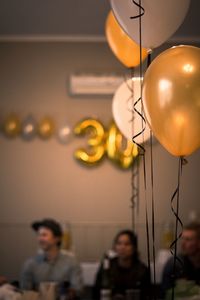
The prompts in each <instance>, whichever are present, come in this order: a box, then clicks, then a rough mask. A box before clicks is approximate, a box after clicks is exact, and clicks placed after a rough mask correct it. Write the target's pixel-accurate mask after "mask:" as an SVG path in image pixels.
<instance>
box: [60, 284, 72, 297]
mask: <svg viewBox="0 0 200 300" xmlns="http://www.w3.org/2000/svg"><path fill="white" fill-rule="evenodd" d="M69 288H70V283H69V282H68V281H64V282H62V283H61V284H60V286H59V297H58V300H67V298H68V297H67V296H68V291H69Z"/></svg>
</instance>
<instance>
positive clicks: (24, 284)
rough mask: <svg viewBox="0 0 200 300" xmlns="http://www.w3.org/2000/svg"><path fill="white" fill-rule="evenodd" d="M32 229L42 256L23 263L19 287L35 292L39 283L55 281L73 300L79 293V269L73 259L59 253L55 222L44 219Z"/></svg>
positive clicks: (59, 232) (59, 241) (58, 238)
mask: <svg viewBox="0 0 200 300" xmlns="http://www.w3.org/2000/svg"><path fill="white" fill-rule="evenodd" d="M32 228H33V229H34V230H35V231H36V232H37V239H38V243H39V246H40V248H41V250H42V253H39V254H37V255H36V256H35V257H32V258H30V259H28V260H27V261H26V262H25V264H24V267H23V271H22V274H21V282H20V285H21V288H22V289H23V290H36V291H37V290H39V286H40V283H41V282H56V283H58V284H60V285H62V284H64V283H66V282H68V283H69V287H70V288H69V293H70V295H71V297H70V298H75V297H76V296H77V295H79V293H80V292H81V290H82V274H81V269H80V267H79V264H78V263H77V261H76V260H75V258H74V257H73V256H71V255H67V254H64V253H62V251H61V250H60V246H61V240H62V230H61V227H60V225H59V223H58V222H56V221H55V220H52V219H44V220H42V221H40V222H34V223H33V224H32Z"/></svg>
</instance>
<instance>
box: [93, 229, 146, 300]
mask: <svg viewBox="0 0 200 300" xmlns="http://www.w3.org/2000/svg"><path fill="white" fill-rule="evenodd" d="M113 249H114V251H115V252H116V257H114V258H111V259H109V261H108V259H107V261H108V262H107V263H105V262H106V261H105V259H104V263H103V264H102V265H101V266H100V268H99V271H98V273H97V277H96V282H95V286H94V299H96V300H98V299H100V298H101V291H102V290H105V289H106V288H107V289H110V291H111V294H112V298H115V297H116V298H119V297H125V296H126V297H127V295H128V294H129V296H130V295H131V293H132V297H129V299H130V298H133V294H134V293H136V292H137V293H138V294H139V296H138V297H137V298H139V299H148V298H150V297H149V293H150V276H149V272H148V269H147V267H146V266H145V265H144V264H143V263H142V262H141V261H140V260H139V257H138V248H137V236H136V235H135V234H134V233H133V232H132V231H131V230H123V231H121V232H119V233H118V234H117V236H116V237H115V239H114V243H113ZM108 274H109V279H108ZM105 276H106V277H107V278H106V280H107V285H110V287H108V286H107V287H105ZM127 298H128V297H127Z"/></svg>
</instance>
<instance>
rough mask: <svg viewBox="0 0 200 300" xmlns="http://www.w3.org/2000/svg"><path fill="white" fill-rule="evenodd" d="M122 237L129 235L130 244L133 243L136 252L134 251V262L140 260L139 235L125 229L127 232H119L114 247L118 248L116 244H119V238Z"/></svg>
mask: <svg viewBox="0 0 200 300" xmlns="http://www.w3.org/2000/svg"><path fill="white" fill-rule="evenodd" d="M122 235H127V236H128V238H129V240H130V243H131V245H132V247H133V249H134V251H133V260H138V258H139V254H138V241H137V235H136V234H135V233H134V232H133V231H132V230H129V229H125V230H122V231H120V232H118V233H117V235H116V236H115V238H114V241H113V247H115V246H116V244H117V243H118V240H119V238H120V237H121V236H122Z"/></svg>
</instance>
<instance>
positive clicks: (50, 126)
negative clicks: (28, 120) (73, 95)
mask: <svg viewBox="0 0 200 300" xmlns="http://www.w3.org/2000/svg"><path fill="white" fill-rule="evenodd" d="M54 131H55V124H54V121H53V120H52V119H51V118H49V117H46V118H44V119H42V120H41V121H40V123H39V125H38V135H39V136H40V138H42V139H44V140H46V139H48V138H50V137H51V136H52V135H53V133H54Z"/></svg>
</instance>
